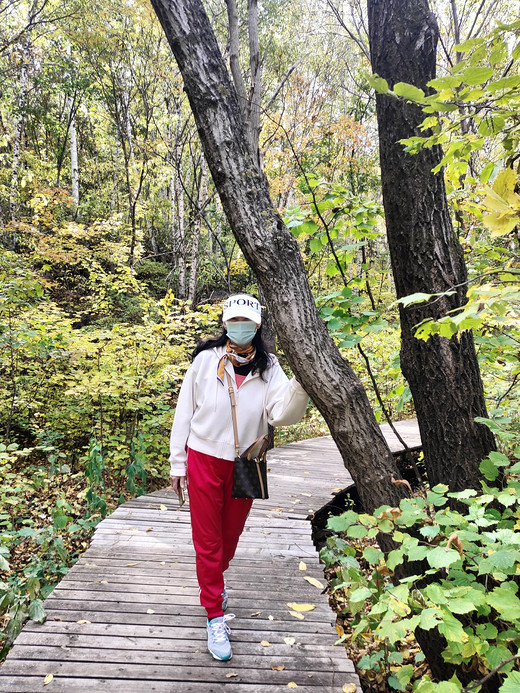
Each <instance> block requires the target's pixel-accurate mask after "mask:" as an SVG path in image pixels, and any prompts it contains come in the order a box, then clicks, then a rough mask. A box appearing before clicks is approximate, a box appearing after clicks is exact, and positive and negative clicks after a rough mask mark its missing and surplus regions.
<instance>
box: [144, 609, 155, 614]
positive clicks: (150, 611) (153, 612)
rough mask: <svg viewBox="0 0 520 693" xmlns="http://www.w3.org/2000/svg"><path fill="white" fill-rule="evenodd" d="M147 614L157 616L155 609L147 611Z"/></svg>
mask: <svg viewBox="0 0 520 693" xmlns="http://www.w3.org/2000/svg"><path fill="white" fill-rule="evenodd" d="M146 613H147V614H155V611H154V610H153V609H146Z"/></svg>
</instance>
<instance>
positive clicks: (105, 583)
mask: <svg viewBox="0 0 520 693" xmlns="http://www.w3.org/2000/svg"><path fill="white" fill-rule="evenodd" d="M100 584H102V585H108V580H101V581H100Z"/></svg>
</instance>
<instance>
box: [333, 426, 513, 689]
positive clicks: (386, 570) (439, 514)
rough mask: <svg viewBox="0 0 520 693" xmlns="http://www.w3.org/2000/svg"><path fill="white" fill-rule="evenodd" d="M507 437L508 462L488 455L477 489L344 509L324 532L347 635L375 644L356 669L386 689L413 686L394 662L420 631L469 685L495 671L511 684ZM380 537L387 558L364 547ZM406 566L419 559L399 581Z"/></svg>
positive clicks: (436, 491)
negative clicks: (367, 510)
mask: <svg viewBox="0 0 520 693" xmlns="http://www.w3.org/2000/svg"><path fill="white" fill-rule="evenodd" d="M509 435H510V436H512V438H513V440H512V441H511V440H509V443H510V444H511V442H513V443H514V445H512V446H511V460H510V459H509V458H508V457H507V456H506V455H505V454H503V453H498V452H492V453H490V455H489V457H488V458H486V460H484V461H483V462H482V466H481V470H482V472H483V474H484V477H485V481H484V482H483V484H482V487H483V491H482V492H481V493H477V491H474V490H466V491H462V492H460V493H448V488H447V486H444V485H442V484H439V485H437V486H435V487H434V488H432V489H430V490H427V491H426V493H425V495H424V496H422V495H418V496H413V497H411V498H406V499H404V500H402V501H401V503H400V505H399V507H395V508H392V507H389V506H383V507H381V508H379V509H377V510H376V511H375V512H374V514H373V515H366V514H365V515H363V514H359V513H356V512H354V511H352V510H349V511H347V512H346V513H344V514H343V515H340V516H338V517H334V518H331V519H330V520H329V523H328V527H329V529H331V530H332V531H334V532H335V533H338V532H339V533H341V534H340V535H337V534H335V535H333V536H332V537H330V538H329V539H328V540H327V545H326V547H325V548H324V549H323V550H322V552H321V558H322V560H323V561H324V562H325V564H326V565H327V566H333V567H334V568H335V572H336V578H335V580H334V582H333V587H334V589H335V590H336V591H338V590H341V591H342V593H343V595H344V598H343V600H342V601H343V603H345V604H346V605H347V606H346V609H345V612H346V613H347V614H348V615H349V617H350V618H351V619H352V627H353V633H352V639H353V641H356V640H361V639H363V637H364V636H365V635H366V634H367V633H371V635H372V637H373V638H374V639H375V640H376V642H377V643H378V644H379V648H377V649H376V651H375V652H373V653H372V654H371V655H369V656H366V657H363V659H362V660H360V662H359V663H358V666H359V667H360V668H361V669H369V670H373V671H374V672H378V673H379V674H383V675H384V676H385V677H386V678H387V682H388V685H389V687H390V688H391V689H392V690H399V691H404V690H409V688H407V686H408V685H409V684H410V683H411V681H412V678H413V673H414V670H413V667H411V666H409V665H406V666H402V667H399V666H396V665H399V652H400V649H401V648H402V647H403V646H404V642H405V641H406V639H407V637H408V634H409V633H410V632H412V633H413V632H414V631H415V629H416V628H418V627H419V628H421V629H423V630H426V631H429V630H432V629H436V630H437V631H438V632H439V633H440V634H441V635H443V636H444V638H445V639H446V645H445V648H444V650H443V651H442V657H443V659H444V660H445V661H446V662H448V663H450V664H456V665H460V664H463V665H464V666H465V668H466V669H467V670H470V671H472V672H473V676H474V680H475V682H478V681H479V680H480V679H481V678H483V677H484V676H485V674H486V673H487V672H490V671H492V670H494V669H496V668H497V667H498V674H497V675H498V677H499V680H500V682H501V684H502V686H501V688H500V691H503V690H505V691H507V690H509V688H510V687H511V686H512V685H513V682H515V681H516V678H515V677H517V675H518V671H517V669H518V657H519V656H520V650H519V647H520V635H519V633H520V599H519V597H518V587H519V584H518V572H519V570H520V533H519V532H518V529H519V526H520V525H519V518H520V503H519V492H520V445H518V443H519V442H520V437H517V436H515V435H514V434H513V433H511V432H509ZM381 534H383V535H387V536H388V538H389V539H391V540H392V542H393V544H394V546H395V548H394V549H393V550H391V551H390V552H389V553H388V555H387V556H384V555H383V553H382V552H381V551H380V550H379V549H378V548H377V547H374V546H373V545H371V544H370V543H368V544H367V541H368V540H373V539H374V538H375V537H377V536H378V535H381ZM343 537H345V538H346V541H345V539H344V538H343ZM360 541H361V543H359V542H360ZM351 544H357V547H358V548H357V550H356V548H354V546H353V545H351ZM408 562H417V563H415V565H416V574H414V575H412V576H409V577H406V578H403V579H399V578H398V577H397V574H398V570H399V566H400V565H402V564H404V563H408ZM345 637H346V636H343V638H342V639H345ZM421 656H422V655H421ZM412 688H413V690H414V691H425V690H426V691H435V692H437V691H441V690H446V691H447V690H453V691H462V689H463V685H462V684H461V683H460V682H459V681H458V680H457V679H455V680H451V681H450V682H448V681H446V682H442V683H438V684H435V683H432V682H429V683H427V680H426V679H424V678H423V679H421V680H417V681H414V682H413V687H412Z"/></svg>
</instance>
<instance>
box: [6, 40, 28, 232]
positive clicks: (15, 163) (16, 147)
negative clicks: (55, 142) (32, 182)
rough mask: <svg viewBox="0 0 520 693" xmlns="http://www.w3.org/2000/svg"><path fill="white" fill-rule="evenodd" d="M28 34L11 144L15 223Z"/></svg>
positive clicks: (11, 206) (11, 202) (11, 204)
mask: <svg viewBox="0 0 520 693" xmlns="http://www.w3.org/2000/svg"><path fill="white" fill-rule="evenodd" d="M29 45H30V37H29V34H27V36H26V37H25V39H24V42H23V53H22V55H23V57H22V66H21V69H20V92H19V94H18V103H17V106H18V117H17V119H16V129H15V135H14V142H13V160H12V166H11V188H10V191H9V213H10V217H11V221H13V222H14V221H16V215H17V207H18V177H19V174H20V153H21V150H22V137H23V131H24V125H25V105H26V101H27V88H28V74H27V67H28V65H29Z"/></svg>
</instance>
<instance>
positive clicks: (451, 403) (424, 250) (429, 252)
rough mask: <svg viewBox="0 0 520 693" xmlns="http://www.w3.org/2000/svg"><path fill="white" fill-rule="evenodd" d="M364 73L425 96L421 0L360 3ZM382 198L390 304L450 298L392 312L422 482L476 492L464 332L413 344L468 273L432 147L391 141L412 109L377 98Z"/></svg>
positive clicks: (431, 44)
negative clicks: (419, 295) (397, 319)
mask: <svg viewBox="0 0 520 693" xmlns="http://www.w3.org/2000/svg"><path fill="white" fill-rule="evenodd" d="M368 17H369V38H370V50H371V57H372V68H373V70H374V72H375V73H377V74H378V75H379V76H381V77H383V78H385V79H386V80H387V81H388V83H389V86H390V88H392V87H393V85H394V84H395V83H397V82H407V83H409V84H413V85H415V86H417V87H419V88H422V89H424V90H425V91H427V87H426V83H427V82H428V81H429V80H430V79H432V78H433V77H434V76H435V63H436V46H437V38H438V29H437V24H436V21H435V18H434V16H433V15H432V14H431V13H430V11H429V8H428V3H427V0H369V1H368ZM377 119H378V124H379V151H380V159H381V177H382V184H383V201H384V207H385V216H386V228H387V235H388V244H389V247H390V256H391V261H392V270H393V275H394V280H395V287H396V292H397V296H398V298H400V297H403V296H407V295H410V294H414V293H416V292H424V293H429V294H430V293H439V292H443V291H447V290H450V289H454V290H455V294H454V295H452V296H449V297H445V298H442V299H440V300H439V299H437V300H435V301H429V302H428V303H427V304H419V305H412V306H409V307H407V308H403V307H402V306H401V307H400V316H401V329H402V343H401V366H402V370H403V373H404V375H405V377H406V379H407V380H408V382H409V384H410V389H411V392H412V395H413V399H414V403H415V409H416V412H417V418H418V421H419V427H420V430H421V438H422V442H423V450H424V458H425V465H426V468H427V472H428V477H429V480H430V483H431V484H432V485H435V484H437V483H446V484H448V485H449V486H450V488H451V490H453V491H459V490H462V489H464V488H467V487H472V488H476V489H479V488H480V483H479V479H480V473H479V464H480V461H481V460H482V459H483V458H484V457H486V455H487V454H488V453H489V452H490V450H494V449H495V444H494V439H493V436H492V434H491V432H490V431H489V429H488V428H487V427H486V426H483V425H482V424H476V423H475V420H474V419H475V417H476V416H482V417H485V416H487V413H486V406H485V402H484V394H483V387H482V381H481V378H480V371H479V366H478V362H477V358H476V354H475V348H474V343H473V336H472V334H471V332H464V333H462V335H461V336H460V339H457V338H453V339H451V340H448V339H446V338H444V337H439V336H435V337H432V338H430V339H429V340H428V341H427V342H423V341H420V340H417V339H415V337H414V336H413V335H414V328H415V326H416V325H417V324H418V323H420V322H421V321H422V320H424V319H425V318H429V317H432V318H439V317H442V316H444V315H446V313H447V312H448V311H450V310H456V309H457V308H460V307H461V306H463V305H464V303H465V302H466V281H467V273H466V266H465V262H464V257H463V253H462V249H461V247H460V244H459V242H458V239H457V237H456V235H455V233H454V231H453V227H452V223H451V219H450V215H449V210H448V204H447V199H446V191H445V187H444V178H443V174H442V172H441V173H439V174H437V175H435V174H433V173H432V169H433V168H434V167H435V166H436V165H437V164H438V163H439V162H440V160H441V157H442V153H441V150H440V148H439V147H436V148H432V149H424V150H423V151H421V152H420V153H419V154H417V155H415V156H411V155H410V154H408V153H407V152H405V151H404V148H403V146H402V145H401V144H400V143H399V140H401V139H403V138H407V137H410V136H412V135H416V134H419V125H420V123H421V122H422V121H423V119H424V114H423V112H422V111H421V109H420V108H419V107H418V106H416V105H415V104H412V103H407V102H405V101H404V100H402V99H397V98H395V97H392V96H389V95H383V94H378V95H377Z"/></svg>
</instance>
